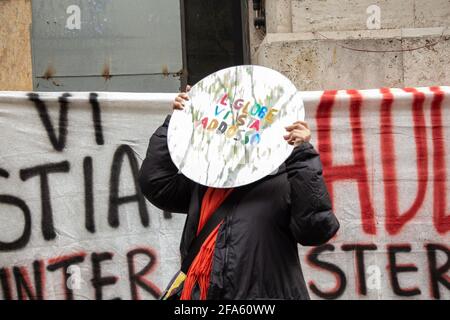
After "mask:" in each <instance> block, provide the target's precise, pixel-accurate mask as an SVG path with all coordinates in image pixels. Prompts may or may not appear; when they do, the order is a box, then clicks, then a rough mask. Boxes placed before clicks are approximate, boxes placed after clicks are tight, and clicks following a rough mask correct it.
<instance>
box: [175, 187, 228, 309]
mask: <svg viewBox="0 0 450 320" xmlns="http://www.w3.org/2000/svg"><path fill="white" fill-rule="evenodd" d="M231 190H233V189H232V188H231V189H219V188H208V190H206V193H205V195H204V196H203V199H202V207H201V211H200V220H199V223H198V228H197V235H198V234H199V233H200V230H202V228H203V226H204V225H205V223H206V221H208V219H209V217H210V216H211V215H212V214H213V213H214V211H216V209H217V208H218V207H219V206H220V204H221V203H222V202H223V201H224V200H225V198H226V197H227V196H228V195H229V194H230V193H231ZM222 222H223V221H222ZM222 222H221V223H220V224H219V225H218V226H217V227H216V228H215V229H214V230H213V231H212V232H211V234H210V235H209V236H208V237H207V238H206V239H205V242H203V244H202V246H201V248H200V251H199V252H198V253H197V256H196V257H195V259H194V261H193V262H192V264H191V266H190V268H189V271H188V273H187V277H186V280H185V281H184V286H183V291H182V292H181V297H180V300H191V293H192V289H193V288H194V286H195V284H196V283H198V285H199V287H200V300H206V296H207V293H208V288H209V278H210V275H211V268H212V257H213V253H214V247H215V245H216V239H217V233H218V231H219V228H220V226H221V224H222Z"/></svg>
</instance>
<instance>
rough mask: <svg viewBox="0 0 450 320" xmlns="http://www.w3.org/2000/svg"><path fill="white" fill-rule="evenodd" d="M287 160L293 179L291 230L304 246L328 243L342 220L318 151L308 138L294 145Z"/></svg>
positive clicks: (291, 178) (289, 177)
mask: <svg viewBox="0 0 450 320" xmlns="http://www.w3.org/2000/svg"><path fill="white" fill-rule="evenodd" d="M285 164H286V169H287V174H288V179H289V183H290V194H289V199H290V201H289V202H290V211H291V217H290V222H289V229H290V231H291V232H292V234H293V236H294V238H295V239H296V241H297V242H298V243H300V244H302V245H304V246H317V245H321V244H324V243H326V242H327V241H328V240H330V239H331V238H332V237H333V236H334V235H335V234H336V232H337V231H338V229H339V222H338V220H337V218H336V216H335V215H334V213H333V211H332V207H331V200H330V196H329V194H328V190H327V187H326V185H325V181H324V179H323V176H322V163H321V161H320V157H319V154H318V152H317V151H316V150H315V149H314V147H313V146H312V145H311V144H310V143H309V142H304V143H302V144H301V145H300V146H297V147H296V148H294V150H293V151H292V154H291V155H290V156H289V158H288V159H287V160H286V161H285Z"/></svg>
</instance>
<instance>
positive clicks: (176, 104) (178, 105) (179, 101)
mask: <svg viewBox="0 0 450 320" xmlns="http://www.w3.org/2000/svg"><path fill="white" fill-rule="evenodd" d="M189 90H191V86H189V85H187V86H186V92H180V93H179V94H178V96H177V97H176V98H175V100H174V101H173V103H172V107H173V109H174V110H183V108H184V101H187V100H189V97H188V95H187V93H188V92H189Z"/></svg>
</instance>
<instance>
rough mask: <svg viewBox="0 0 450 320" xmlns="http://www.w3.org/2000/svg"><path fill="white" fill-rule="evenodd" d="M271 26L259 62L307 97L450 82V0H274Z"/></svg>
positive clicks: (269, 11)
mask: <svg viewBox="0 0 450 320" xmlns="http://www.w3.org/2000/svg"><path fill="white" fill-rule="evenodd" d="M374 6H375V7H374ZM374 8H375V9H374ZM374 10H378V11H377V12H375V11H374ZM289 21H290V22H291V24H290V25H287V22H289ZM266 22H267V27H266V32H267V33H266V35H265V38H264V39H263V41H261V42H260V43H256V44H255V43H254V44H253V47H257V49H254V52H255V53H254V54H253V56H252V62H253V63H254V64H260V65H264V66H267V67H271V68H273V69H276V70H278V71H280V72H282V73H283V74H285V75H286V76H288V77H289V78H290V79H291V80H292V81H294V83H295V84H296V85H297V87H298V88H299V90H327V89H348V88H354V89H369V88H378V87H405V86H431V85H448V84H449V83H450V68H448V65H449V64H450V41H449V40H450V30H449V28H448V27H449V24H450V0H431V1H419V0H417V1H415V0H398V1H392V0H391V1H386V0H384V1H374V0H372V1H369V0H358V1H353V0H348V1H338V0H293V1H287V0H266Z"/></svg>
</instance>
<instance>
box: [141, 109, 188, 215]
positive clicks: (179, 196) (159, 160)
mask: <svg viewBox="0 0 450 320" xmlns="http://www.w3.org/2000/svg"><path fill="white" fill-rule="evenodd" d="M170 117H171V115H167V117H166V119H165V120H164V123H163V124H162V125H161V126H160V127H159V128H158V129H157V130H156V131H155V132H154V133H153V135H152V136H151V138H150V142H149V145H148V149H147V155H146V157H145V159H144V161H143V162H142V166H141V168H140V170H139V186H140V188H141V191H142V193H143V194H144V195H145V197H146V198H147V199H148V201H150V202H151V203H152V204H153V205H154V206H156V207H158V208H159V209H161V210H163V211H168V212H175V213H187V212H188V211H189V203H190V199H191V191H192V188H193V185H194V184H195V182H193V181H192V180H190V179H188V178H187V177H186V176H184V175H183V174H181V173H178V168H177V167H176V166H175V164H174V163H173V161H172V158H171V157H170V153H169V148H168V146H167V129H168V126H169V121H170Z"/></svg>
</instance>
